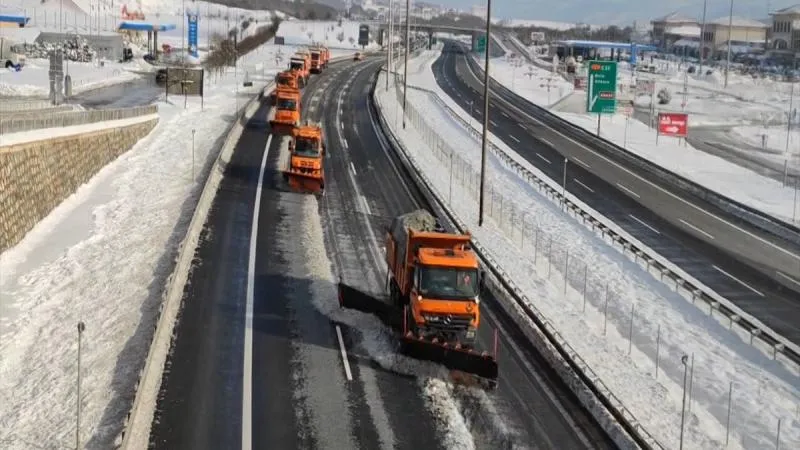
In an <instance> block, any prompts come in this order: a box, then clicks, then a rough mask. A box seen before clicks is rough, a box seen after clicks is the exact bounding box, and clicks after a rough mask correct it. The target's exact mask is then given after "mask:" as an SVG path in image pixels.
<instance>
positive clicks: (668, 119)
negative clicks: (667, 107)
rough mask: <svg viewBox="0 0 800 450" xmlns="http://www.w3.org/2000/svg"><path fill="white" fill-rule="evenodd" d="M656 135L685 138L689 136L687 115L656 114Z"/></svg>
mask: <svg viewBox="0 0 800 450" xmlns="http://www.w3.org/2000/svg"><path fill="white" fill-rule="evenodd" d="M658 134H660V135H663V136H673V137H682V138H685V137H686V136H688V135H689V115H688V114H686V113H658Z"/></svg>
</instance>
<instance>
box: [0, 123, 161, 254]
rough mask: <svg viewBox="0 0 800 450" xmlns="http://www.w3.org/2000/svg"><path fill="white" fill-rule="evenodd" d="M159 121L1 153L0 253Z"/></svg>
mask: <svg viewBox="0 0 800 450" xmlns="http://www.w3.org/2000/svg"><path fill="white" fill-rule="evenodd" d="M157 123H158V119H153V120H150V121H147V122H142V123H138V124H135V125H128V126H123V127H119V128H111V129H107V130H100V131H92V132H89V133H84V134H78V135H72V136H63V137H58V138H53V139H45V140H40V141H34V142H27V143H24V144H17V145H11V146H7V147H0V253H2V252H4V251H5V250H7V249H8V248H11V247H13V246H14V245H16V244H17V243H18V242H19V241H21V240H22V238H23V237H25V234H26V233H27V232H28V231H30V230H31V229H32V228H33V227H34V226H35V225H36V223H38V222H39V221H40V220H41V219H42V218H44V217H45V216H47V214H49V213H50V211H52V210H53V209H54V208H55V207H56V206H58V205H59V204H60V203H61V202H62V201H64V199H66V198H67V197H69V196H70V195H72V194H73V193H74V192H75V191H76V190H77V189H78V187H80V186H81V185H82V184H84V183H86V182H87V181H89V180H90V179H91V178H92V177H93V176H94V175H95V174H96V173H97V172H98V171H99V170H100V169H102V168H103V167H104V166H105V165H106V164H108V163H110V162H111V161H113V160H115V159H116V158H117V157H118V156H120V155H121V154H123V153H125V152H127V151H128V150H130V149H131V148H132V147H133V145H134V144H136V143H137V142H138V141H139V140H140V139H142V138H143V137H145V136H147V134H148V133H150V131H151V130H152V129H153V128H154V127H155V126H156V124H157Z"/></svg>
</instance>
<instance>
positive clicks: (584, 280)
mask: <svg viewBox="0 0 800 450" xmlns="http://www.w3.org/2000/svg"><path fill="white" fill-rule="evenodd" d="M588 276H589V265H588V264H586V265H584V266H583V312H584V313H585V312H586V278H588Z"/></svg>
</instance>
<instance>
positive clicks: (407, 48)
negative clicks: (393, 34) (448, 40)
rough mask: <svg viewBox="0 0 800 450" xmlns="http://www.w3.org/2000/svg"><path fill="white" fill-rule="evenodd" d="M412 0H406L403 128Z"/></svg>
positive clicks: (404, 126) (406, 93)
mask: <svg viewBox="0 0 800 450" xmlns="http://www.w3.org/2000/svg"><path fill="white" fill-rule="evenodd" d="M410 17H411V0H406V51H405V66H404V67H403V129H404V130H405V129H406V100H407V98H408V51H409V46H410V45H411V20H409V18H410Z"/></svg>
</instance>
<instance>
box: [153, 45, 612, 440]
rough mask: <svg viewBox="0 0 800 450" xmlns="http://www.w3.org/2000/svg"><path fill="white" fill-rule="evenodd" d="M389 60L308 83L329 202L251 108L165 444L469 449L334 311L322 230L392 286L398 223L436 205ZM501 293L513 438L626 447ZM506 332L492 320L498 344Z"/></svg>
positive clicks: (199, 260)
mask: <svg viewBox="0 0 800 450" xmlns="http://www.w3.org/2000/svg"><path fill="white" fill-rule="evenodd" d="M379 65H380V61H379V60H376V59H367V60H366V61H363V62H360V63H353V62H345V63H338V64H334V65H332V66H331V67H330V68H329V69H328V70H327V71H326V72H325V73H323V74H322V75H315V76H312V79H311V83H310V84H309V86H308V87H306V88H305V90H304V93H303V107H304V109H303V114H304V116H305V118H308V119H310V120H311V121H319V122H322V124H323V128H324V132H325V135H326V143H327V157H326V166H325V168H326V193H325V196H324V197H323V198H322V199H320V200H317V199H316V198H315V197H313V196H310V195H305V194H298V193H292V192H288V191H287V190H286V186H285V184H284V183H283V181H282V177H281V176H280V173H279V170H280V168H282V167H283V165H284V164H285V154H286V152H287V150H286V141H285V139H282V138H279V137H277V136H274V135H271V133H270V130H269V127H268V125H266V124H265V118H266V117H267V113H268V111H269V108H268V106H267V105H265V104H262V105H260V107H259V110H258V112H257V113H256V115H255V116H254V117H253V119H251V120H250V121H249V122H248V124H247V127H246V129H245V130H244V132H243V134H242V136H241V138H240V140H239V142H238V143H237V146H236V149H235V151H234V154H233V157H232V161H231V164H230V165H229V166H228V168H227V170H226V173H225V177H224V179H223V181H222V184H221V186H220V189H219V191H218V193H217V196H216V198H215V200H214V204H213V206H212V210H211V213H210V216H209V219H208V221H207V223H206V225H205V229H204V231H203V234H202V238H201V244H200V245H199V248H198V250H197V252H196V257H195V264H194V266H193V270H192V272H191V274H190V280H189V283H188V285H187V287H186V290H185V294H184V299H183V305H182V308H181V312H180V315H179V322H178V324H177V325H176V330H175V334H174V337H173V343H172V348H171V351H170V357H169V359H168V361H167V365H166V368H165V373H164V379H163V382H162V386H161V389H160V393H159V398H158V405H157V412H156V417H155V418H154V421H153V428H152V432H151V438H150V447H151V448H163V449H192V450H202V449H220V448H229V449H235V448H243V449H247V450H249V449H251V448H252V449H262V448H276V449H278V448H287V449H288V448H321V449H342V448H370V449H372V448H408V449H417V448H425V449H439V448H453V447H454V445H455V444H454V442H453V441H452V439H451V438H450V437H448V435H447V433H448V419H447V417H443V416H440V415H439V414H438V413H434V412H432V408H431V407H430V405H429V404H428V402H429V401H430V399H428V398H426V395H428V394H426V393H425V392H424V390H423V388H422V387H421V385H420V381H419V380H417V379H416V378H415V377H413V376H408V375H403V374H400V373H396V372H394V371H390V370H386V369H384V368H382V366H380V365H378V364H377V363H376V362H375V360H374V355H373V354H368V351H367V349H366V347H368V345H365V344H368V343H369V342H368V340H369V339H371V338H373V336H370V335H368V334H365V333H362V330H358V329H354V328H350V327H349V326H347V325H346V324H344V323H338V322H333V321H332V320H331V319H330V317H328V316H327V315H325V314H324V312H325V311H327V309H328V308H330V307H331V305H332V304H335V303H336V294H335V288H334V286H333V284H332V280H331V279H330V277H326V276H325V275H324V273H323V272H324V271H320V267H319V256H320V255H319V254H317V253H315V252H317V251H320V250H319V249H315V247H316V246H317V245H316V244H319V245H318V246H320V247H322V249H321V251H322V252H323V253H325V254H327V255H328V258H329V259H330V263H327V262H326V263H325V264H329V265H330V266H331V267H330V271H332V272H333V274H334V276H341V277H342V279H343V281H345V282H346V283H348V284H351V285H354V286H356V287H359V288H361V289H364V290H367V291H371V292H382V290H383V286H384V276H385V268H382V267H381V259H382V255H383V253H382V252H383V248H382V244H381V242H380V241H381V240H382V237H383V236H382V233H381V230H382V227H384V226H386V225H388V223H389V221H390V220H391V218H392V217H393V216H394V215H397V214H400V213H404V212H408V211H410V210H413V209H416V208H417V207H419V206H420V205H423V200H422V197H421V195H420V194H419V192H418V191H417V190H416V187H415V186H413V185H411V183H409V182H407V181H405V180H406V178H405V176H404V175H403V172H402V170H401V169H399V163H398V162H397V161H395V159H394V158H396V157H395V156H393V153H392V152H391V150H390V148H389V147H388V146H387V144H386V141H385V138H384V137H383V136H382V135H381V133H380V131H379V127H378V126H377V125H376V124H375V122H374V117H373V114H374V109H373V107H372V105H371V103H370V102H369V101H368V94H369V86H370V84H371V80H372V79H374V77H375V76H376V72H377V70H378V67H379ZM312 221H316V223H317V225H316V228H315V226H313V222H312ZM309 223H311V224H312V225H309ZM254 229H255V232H254V231H253V230H254ZM319 229H321V232H318V233H316V235H315V234H314V231H315V230H319ZM309 230H310V231H309ZM253 232H254V233H255V234H254V235H255V239H254V240H251V238H250V236H251V233H253ZM494 301H495V300H494V299H492V298H487V299H485V302H486V303H485V304H486V305H487V306H489V307H490V311H489V314H487V315H486V316H484V317H485V318H486V322H487V324H488V325H491V326H492V327H494V328H499V329H501V333H500V334H501V338H502V342H501V345H500V348H501V353H500V361H501V369H500V370H501V379H500V385H499V387H498V389H497V390H496V391H495V392H493V393H490V399H492V402H493V404H494V407H495V408H496V410H497V411H499V413H500V415H501V420H503V421H505V422H506V423H507V426H508V429H509V430H513V432H508V433H512V434H513V436H511V437H509V436H510V435H506V436H504V439H506V440H508V439H510V440H512V441H514V442H516V443H517V444H518V445H520V447H519V448H526V447H527V448H552V449H561V448H574V449H580V448H613V445H612V444H611V443H610V441H609V440H608V438H607V437H606V436H605V434H604V433H603V432H602V430H600V428H599V427H598V426H597V424H596V423H595V422H594V421H593V420H592V419H591V417H590V416H589V415H588V414H587V413H586V412H585V411H584V410H583V409H582V408H581V407H580V406H579V404H578V403H577V400H576V399H574V398H573V397H572V396H571V394H569V393H568V391H566V390H565V389H564V386H563V385H561V381H560V380H559V379H558V378H557V377H556V376H555V375H554V374H553V373H551V371H549V369H548V368H547V367H546V366H544V364H543V362H542V359H541V358H540V357H539V356H537V354H536V353H535V351H534V350H533V349H532V348H531V346H530V345H529V344H526V343H525V340H524V337H522V335H521V333H520V331H519V330H516V329H515V328H514V327H513V325H512V324H510V321H509V320H508V319H507V318H504V317H502V316H500V315H498V313H497V312H496V311H497V309H496V308H492V307H491V305H492V304H493V302H494ZM250 302H251V303H250ZM250 305H251V306H250ZM250 307H252V316H251V317H252V327H248V326H247V324H248V319H247V314H248V309H249V308H250ZM490 336H491V331H490V330H489V329H488V328H484V329H482V330H481V336H480V340H481V342H482V343H483V344H488V342H491V339H490ZM245 367H248V368H249V370H245ZM470 392H471V391H469V390H464V391H463V392H462V393H461V394H460V395H462V396H463V398H462V399H461V400H462V402H463V401H468V400H469V399H471V398H473V397H472V395H473V394H471V393H470ZM473 409H475V408H473ZM476 414H478V416H480V413H476ZM485 414H486V416H485V417H482V419H483V420H484V421H488V419H489V418H491V414H492V413H491V412H486V413H485ZM472 419H473V420H477V419H476V418H475V417H472ZM479 419H481V418H480V417H479ZM473 434H475V436H473V437H474V438H475V440H476V443H477V444H479V448H499V443H498V442H496V441H494V439H496V438H495V437H493V436H490V435H489V436H487V435H485V434H481V433H480V432H478V433H473Z"/></svg>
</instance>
